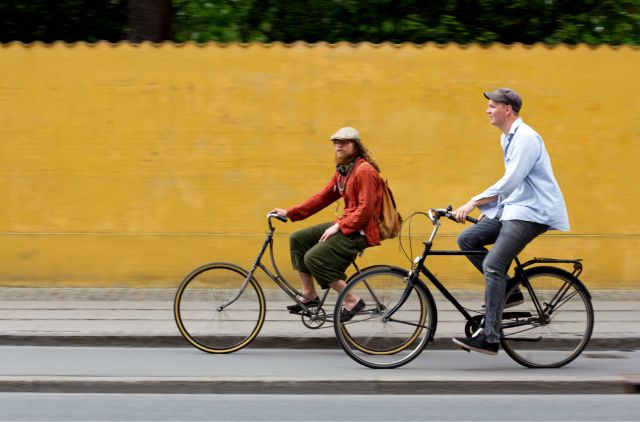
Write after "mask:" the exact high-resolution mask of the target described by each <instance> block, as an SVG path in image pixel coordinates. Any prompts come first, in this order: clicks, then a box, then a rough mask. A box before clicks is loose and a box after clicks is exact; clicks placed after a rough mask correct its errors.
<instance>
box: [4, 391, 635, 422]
mask: <svg viewBox="0 0 640 422" xmlns="http://www.w3.org/2000/svg"><path fill="white" fill-rule="evenodd" d="M0 420H3V421H4V420H12V421H40V420H47V421H107V420H108V421H187V420H188V421H205V420H207V421H252V422H257V421H294V420H295V421H300V420H305V421H391V420H393V421H434V420H437V421H533V420H553V421H638V420H640V395H637V394H635V395H630V394H627V395H473V396H468V395H412V396H406V395H365V396H358V395H340V394H331V395H182V394H172V395H156V394H21V393H13V394H0Z"/></svg>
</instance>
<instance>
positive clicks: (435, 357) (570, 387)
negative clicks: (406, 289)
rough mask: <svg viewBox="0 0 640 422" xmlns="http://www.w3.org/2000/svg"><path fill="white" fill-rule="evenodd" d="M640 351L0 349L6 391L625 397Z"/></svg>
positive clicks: (639, 371) (0, 386)
mask: <svg viewBox="0 0 640 422" xmlns="http://www.w3.org/2000/svg"><path fill="white" fill-rule="evenodd" d="M639 375H640V351H609V352H607V351H589V350H587V351H585V352H584V353H583V355H582V356H580V357H579V358H578V359H576V360H575V361H574V362H572V363H571V364H569V365H568V366H566V367H563V368H558V369H545V370H535V369H527V368H524V367H521V366H519V365H518V364H517V363H515V362H513V361H512V360H511V359H510V358H509V357H508V356H507V355H506V354H505V353H503V352H501V353H499V354H498V356H495V357H492V356H486V355H482V354H477V353H466V352H463V351H459V350H448V351H447V350H428V351H425V352H424V353H423V354H422V355H421V356H419V357H418V358H417V359H416V360H415V361H413V362H412V363H410V364H409V365H407V366H404V367H402V368H398V369H393V370H373V369H369V368H365V367H362V366H360V365H358V364H357V363H355V362H353V361H352V360H351V359H349V358H348V357H347V356H346V355H345V354H344V352H342V351H341V350H317V349H316V350H300V349H245V350H242V351H240V352H236V353H233V354H228V355H210V354H206V353H203V352H200V351H198V350H196V349H189V348H116V347H110V348H99V347H27V346H22V347H20V346H6V347H0V392H25V393H28V392H48V393H75V392H77V393H80V392H82V393H92V392H93V393H106V392H109V393H158V394H163V393H200V394H211V393H213V394H232V393H242V394H252V393H258V394H263V393H272V394H274V393H278V394H331V393H333V392H335V391H346V392H350V393H353V394H381V393H388V394H389V393H391V394H426V393H432V394H445V393H448V394H486V393H490V394H504V393H527V394H535V393H546V394H550V393H572V394H579V393H608V394H612V393H624V392H625V386H627V385H629V384H628V382H629V380H636V381H637V379H638V376H639Z"/></svg>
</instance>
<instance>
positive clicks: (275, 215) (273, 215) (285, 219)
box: [267, 213, 288, 223]
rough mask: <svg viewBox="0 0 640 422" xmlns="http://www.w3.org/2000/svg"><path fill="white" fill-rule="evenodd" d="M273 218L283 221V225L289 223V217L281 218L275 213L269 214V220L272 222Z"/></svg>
mask: <svg viewBox="0 0 640 422" xmlns="http://www.w3.org/2000/svg"><path fill="white" fill-rule="evenodd" d="M271 218H277V219H278V220H280V221H282V222H283V223H286V222H287V221H288V220H287V217H283V216H281V215H279V214H275V213H269V214H267V219H268V220H271Z"/></svg>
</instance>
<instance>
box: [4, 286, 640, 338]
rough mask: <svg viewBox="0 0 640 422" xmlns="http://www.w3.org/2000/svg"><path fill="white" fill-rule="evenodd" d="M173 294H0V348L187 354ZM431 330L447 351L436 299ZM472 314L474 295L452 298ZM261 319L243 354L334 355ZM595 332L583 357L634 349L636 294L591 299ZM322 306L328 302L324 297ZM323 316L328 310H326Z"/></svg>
mask: <svg viewBox="0 0 640 422" xmlns="http://www.w3.org/2000/svg"><path fill="white" fill-rule="evenodd" d="M174 293H175V290H173V289H113V288H110V289H94V288H0V345H37V346H99V347H106V346H111V347H113V346H124V347H190V346H189V345H188V344H187V343H186V342H185V341H184V340H183V339H182V338H181V337H180V334H179V333H178V330H177V328H176V324H175V322H174V320H173V296H174ZM432 293H434V297H435V299H436V304H437V308H438V329H437V332H436V338H435V344H433V345H431V346H430V347H431V348H436V349H452V348H454V345H453V343H452V342H451V341H450V340H449V339H450V338H451V337H453V336H458V335H461V334H463V332H464V319H463V318H462V316H461V315H460V314H459V313H458V311H457V310H456V309H455V308H453V306H452V305H451V304H450V303H449V302H448V301H446V300H445V299H444V298H443V297H442V296H441V295H440V294H439V293H437V292H432ZM453 293H454V295H455V296H456V297H457V298H459V299H460V301H461V302H462V303H463V304H464V305H465V306H468V307H470V308H474V309H479V308H480V306H481V304H482V293H481V292H478V291H455V292H453ZM267 295H268V298H267V320H266V322H265V324H264V326H263V328H262V331H261V332H260V335H259V336H258V338H257V339H256V340H255V341H254V342H253V343H252V344H251V347H258V348H259V347H262V348H337V347H339V346H338V345H337V342H336V340H335V339H334V333H333V326H332V325H331V324H330V323H326V324H325V325H324V326H323V327H321V328H320V329H316V330H311V329H308V328H306V327H305V326H304V325H302V323H301V321H300V317H299V316H296V315H290V314H289V313H287V312H286V311H285V307H286V305H287V304H289V302H288V301H285V300H283V299H282V298H281V295H280V299H278V298H277V296H278V295H272V294H269V293H267ZM592 296H593V305H594V310H595V326H594V332H593V336H592V339H591V342H590V344H589V346H588V348H587V350H636V349H640V290H637V291H636V290H634V291H629V290H626V291H614V290H598V291H593V292H592ZM327 302H328V303H331V304H333V303H335V296H333V295H330V296H329V298H328V299H327ZM326 311H327V312H331V311H332V306H329V307H326Z"/></svg>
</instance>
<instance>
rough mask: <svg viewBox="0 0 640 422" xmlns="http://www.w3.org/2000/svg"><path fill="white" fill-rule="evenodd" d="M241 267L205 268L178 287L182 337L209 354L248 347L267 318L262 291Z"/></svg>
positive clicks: (219, 265)
mask: <svg viewBox="0 0 640 422" xmlns="http://www.w3.org/2000/svg"><path fill="white" fill-rule="evenodd" d="M247 276H248V273H247V271H246V270H244V269H243V268H241V267H238V266H236V265H233V264H228V263H213V264H207V265H204V266H202V267H200V268H198V269H196V270H194V271H193V272H192V273H191V274H189V275H188V276H187V277H186V278H185V279H184V280H183V281H182V283H181V284H180V286H179V287H178V291H177V292H176V297H175V300H174V306H173V311H174V317H175V320H176V324H177V325H178V329H179V330H180V334H182V336H183V337H184V338H185V339H186V340H187V341H188V342H189V343H190V344H191V345H193V346H194V347H197V348H198V349H200V350H202V351H205V352H208V353H231V352H235V351H236V350H240V349H242V348H243V347H245V346H247V345H248V344H249V343H250V342H251V341H252V340H253V339H254V338H255V337H256V336H257V335H258V332H260V329H261V328H262V324H263V323H264V319H265V313H266V312H265V310H266V306H265V299H264V293H263V292H262V288H261V287H260V285H259V284H258V283H257V281H256V280H255V279H254V278H253V277H252V278H251V279H249V280H247Z"/></svg>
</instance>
